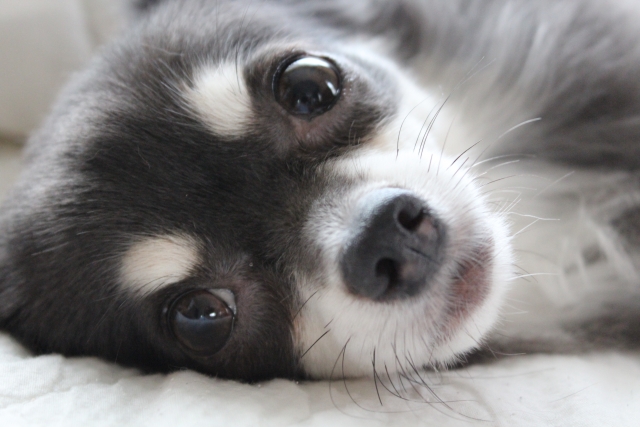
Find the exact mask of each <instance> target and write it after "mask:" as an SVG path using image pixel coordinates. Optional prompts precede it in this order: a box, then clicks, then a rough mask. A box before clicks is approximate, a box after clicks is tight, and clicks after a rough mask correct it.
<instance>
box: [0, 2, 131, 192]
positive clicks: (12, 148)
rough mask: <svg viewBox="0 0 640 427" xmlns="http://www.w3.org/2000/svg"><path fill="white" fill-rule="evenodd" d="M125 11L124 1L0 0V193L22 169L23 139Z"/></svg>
mask: <svg viewBox="0 0 640 427" xmlns="http://www.w3.org/2000/svg"><path fill="white" fill-rule="evenodd" d="M123 12H124V11H123V1H122V0H0V198H2V196H3V195H4V194H5V193H6V190H7V188H8V186H9V185H10V183H11V182H12V181H13V180H14V179H15V176H16V174H17V172H18V170H19V163H20V162H19V157H20V144H21V143H22V142H23V141H24V140H25V139H26V138H27V136H28V135H29V133H30V132H31V131H33V129H34V128H36V127H37V126H38V124H39V123H40V122H41V121H42V119H43V118H44V117H45V116H46V114H47V112H48V111H49V108H50V106H51V104H52V103H53V101H54V99H55V97H56V94H57V93H58V91H59V90H60V88H61V86H62V85H63V84H64V83H65V82H66V81H67V80H68V79H69V77H70V76H71V75H72V74H73V72H74V71H77V70H79V69H81V68H82V67H83V66H84V65H85V64H86V63H87V61H88V60H89V59H90V57H91V55H92V53H93V52H94V51H95V50H96V49H97V48H98V47H99V46H100V45H101V44H102V43H104V42H105V41H106V40H107V39H109V38H110V37H112V36H113V34H114V33H116V32H117V30H118V28H119V27H120V25H121V24H122V21H123Z"/></svg>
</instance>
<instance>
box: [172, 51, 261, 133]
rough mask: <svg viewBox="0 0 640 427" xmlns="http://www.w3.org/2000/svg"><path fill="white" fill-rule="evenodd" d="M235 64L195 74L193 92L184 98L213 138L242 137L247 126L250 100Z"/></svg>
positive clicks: (206, 68) (220, 65)
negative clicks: (210, 131)
mask: <svg viewBox="0 0 640 427" xmlns="http://www.w3.org/2000/svg"><path fill="white" fill-rule="evenodd" d="M238 70H239V68H238V67H236V64H235V63H234V62H230V61H227V62H223V63H222V64H219V65H217V66H211V67H204V68H201V69H200V70H198V71H196V73H195V76H194V85H193V88H188V89H187V90H186V92H185V94H184V97H185V100H186V101H187V104H188V105H189V106H190V107H191V108H192V109H193V111H194V112H195V113H196V114H197V115H198V117H199V118H200V119H201V120H202V121H203V122H204V123H205V124H206V125H207V126H208V127H209V129H211V130H212V131H213V132H214V133H215V134H217V135H220V136H226V137H234V136H241V135H243V134H244V133H245V132H246V130H247V127H248V123H249V122H250V119H251V115H252V110H251V98H250V96H249V92H248V90H247V87H246V83H245V81H244V77H243V75H242V73H241V72H239V71H238Z"/></svg>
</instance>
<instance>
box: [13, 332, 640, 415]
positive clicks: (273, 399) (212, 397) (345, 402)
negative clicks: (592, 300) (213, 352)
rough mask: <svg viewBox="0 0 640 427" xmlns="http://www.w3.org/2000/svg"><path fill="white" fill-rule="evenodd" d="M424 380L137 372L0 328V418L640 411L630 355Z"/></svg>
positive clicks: (511, 363) (524, 360)
mask: <svg viewBox="0 0 640 427" xmlns="http://www.w3.org/2000/svg"><path fill="white" fill-rule="evenodd" d="M425 380H426V381H427V382H428V383H429V384H430V388H431V390H432V391H433V393H431V392H429V391H428V390H427V389H426V388H425V387H423V386H418V385H416V386H415V389H412V387H410V386H409V385H408V384H405V386H406V387H407V391H406V392H403V393H404V394H405V395H406V396H407V397H408V398H410V399H412V400H414V401H412V402H408V401H403V400H401V399H399V398H396V397H393V396H391V394H390V393H388V392H386V390H385V389H384V388H383V387H382V386H381V385H380V384H378V389H379V390H380V399H379V398H378V395H377V393H376V387H375V384H374V382H373V381H372V380H358V381H347V382H343V381H333V382H331V383H330V382H328V381H322V382H308V383H296V382H292V381H286V380H274V381H269V382H265V383H261V384H256V385H247V384H240V383H237V382H233V381H223V380H219V379H214V378H208V377H206V376H203V375H200V374H197V373H195V372H191V371H184V372H176V373H173V374H170V375H158V374H155V375H142V374H140V373H139V372H137V371H135V370H132V369H124V368H121V367H118V366H116V365H112V364H108V363H105V362H102V361H99V360H96V359H93V358H71V359H68V358H64V357H62V356H59V355H46V356H38V357H34V356H31V355H30V354H29V353H27V352H26V351H25V350H24V349H23V348H22V347H21V346H20V345H19V344H17V343H16V342H15V341H14V340H13V339H11V338H10V337H9V336H7V335H6V334H0V425H1V426H88V425H91V426H94V425H96V426H103V425H104V426H113V425H118V426H123V425H136V426H137V425H140V426H154V427H162V426H180V425H199V426H234V427H241V426H278V427H285V426H332V427H340V426H440V427H447V426H460V425H463V426H474V425H478V426H563V427H567V426H581V427H585V426H598V427H600V426H637V425H638V422H639V421H638V420H640V359H639V358H638V357H637V355H624V354H616V353H609V354H591V355H582V356H526V357H524V356H523V357H513V358H510V359H508V360H503V361H501V362H499V363H494V364H490V365H479V366H472V367H469V368H466V369H461V370H456V371H450V372H446V373H443V374H441V375H436V374H435V373H431V374H429V375H428V376H427V377H426V378H425ZM345 386H346V388H345ZM396 386H397V387H398V388H399V387H400V386H399V384H396ZM347 390H348V392H347ZM418 392H419V393H420V394H421V395H422V396H423V398H424V399H426V400H428V401H429V402H431V403H424V400H423V398H420V397H419V396H418ZM435 396H437V397H435ZM380 401H382V404H381V402H380Z"/></svg>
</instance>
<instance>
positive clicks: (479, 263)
mask: <svg viewBox="0 0 640 427" xmlns="http://www.w3.org/2000/svg"><path fill="white" fill-rule="evenodd" d="M490 252H491V251H490V246H482V247H479V248H477V249H475V250H474V251H472V252H471V255H470V256H468V257H467V258H466V259H465V260H464V261H461V262H459V263H458V267H457V269H456V273H455V274H454V275H453V282H452V284H451V285H450V295H451V300H450V302H449V308H448V319H449V320H448V329H450V330H451V329H457V328H458V327H459V326H460V324H461V323H463V322H464V320H466V319H467V318H468V317H469V316H470V315H472V314H473V312H474V310H475V309H476V308H477V307H480V306H481V305H482V304H483V303H484V301H485V300H486V298H487V296H488V294H489V292H490V285H491V284H490V277H489V276H490V270H491V268H492V264H491V255H490Z"/></svg>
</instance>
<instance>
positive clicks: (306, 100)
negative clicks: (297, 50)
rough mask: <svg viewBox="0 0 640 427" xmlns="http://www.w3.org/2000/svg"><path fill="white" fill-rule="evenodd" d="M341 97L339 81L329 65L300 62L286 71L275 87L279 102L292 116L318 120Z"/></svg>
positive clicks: (317, 60) (306, 59)
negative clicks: (316, 117)
mask: <svg viewBox="0 0 640 427" xmlns="http://www.w3.org/2000/svg"><path fill="white" fill-rule="evenodd" d="M339 95H340V79H339V77H338V72H337V70H336V69H335V67H334V66H333V65H332V64H331V63H330V62H328V61H326V60H324V59H320V58H314V57H304V58H300V59H298V60H296V61H294V62H292V63H291V64H289V65H288V66H287V68H285V70H284V71H283V72H282V74H281V75H280V78H279V82H278V83H277V97H278V102H280V104H281V105H282V106H283V107H284V108H285V109H286V110H287V111H289V112H290V113H291V114H295V115H303V116H312V117H313V116H317V115H319V114H322V113H324V112H326V111H327V110H329V109H330V108H331V107H333V104H334V103H335V102H336V100H337V99H338V96H339Z"/></svg>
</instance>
